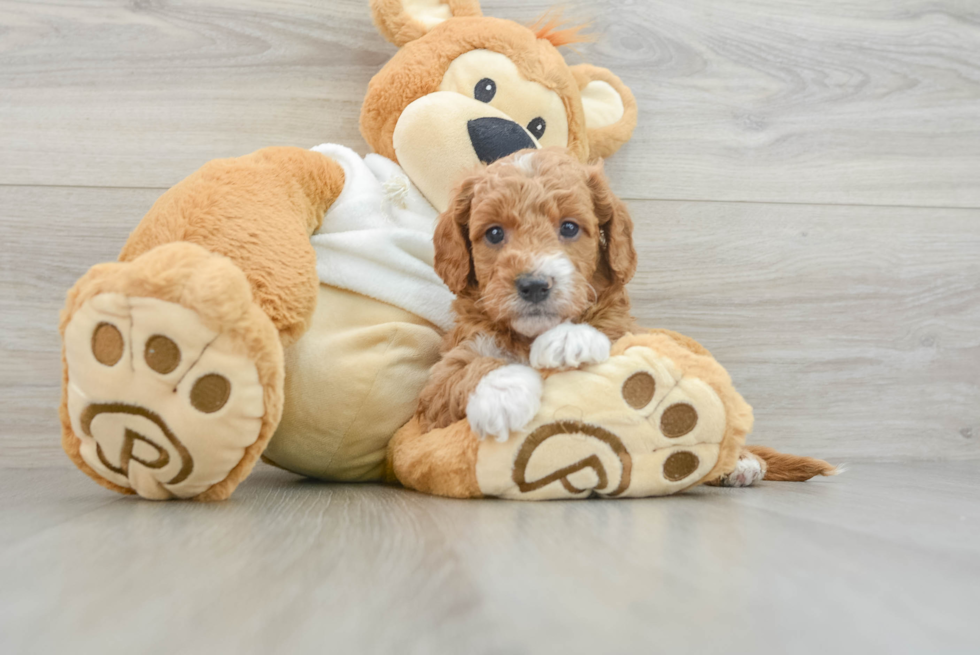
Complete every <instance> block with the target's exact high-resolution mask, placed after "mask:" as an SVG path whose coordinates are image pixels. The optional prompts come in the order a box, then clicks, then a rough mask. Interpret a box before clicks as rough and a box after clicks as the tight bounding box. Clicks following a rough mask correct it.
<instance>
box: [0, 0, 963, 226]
mask: <svg viewBox="0 0 980 655" xmlns="http://www.w3.org/2000/svg"><path fill="white" fill-rule="evenodd" d="M483 4H484V8H485V11H486V13H487V14H489V15H495V16H500V17H504V18H514V19H517V20H521V21H528V20H530V19H531V18H532V17H534V16H536V15H538V14H540V13H542V12H543V11H544V10H545V9H547V8H548V7H550V6H551V5H552V4H553V3H552V2H550V0H543V1H542V0H534V1H533V2H525V1H524V0H522V1H521V2H516V1H515V0H509V1H504V0H499V1H498V0H485V1H484V3H483ZM566 4H568V10H567V14H568V15H569V16H570V17H580V18H583V19H593V20H594V22H595V28H596V31H597V33H599V34H600V35H601V36H600V38H599V41H598V42H597V43H596V44H591V45H590V44H586V45H583V46H581V47H580V48H579V50H580V51H581V53H582V56H584V58H585V59H588V60H590V61H593V62H595V63H597V64H599V65H603V66H607V67H609V68H610V69H612V70H613V71H615V72H616V73H618V74H619V75H621V77H622V78H623V79H624V80H625V81H626V82H627V83H628V84H629V85H630V86H631V87H632V88H633V90H634V92H635V93H636V95H637V98H638V100H639V103H640V107H641V115H640V125H639V127H638V129H637V132H636V136H635V138H634V141H633V142H632V143H631V144H629V145H628V146H627V147H626V148H625V149H624V150H623V152H622V154H620V155H619V156H618V157H615V158H613V159H612V160H611V163H610V171H611V172H612V173H613V176H614V177H615V179H616V180H617V184H618V188H619V190H620V192H621V193H623V194H624V195H626V196H628V197H633V198H649V199H693V200H733V201H765V202H805V203H834V204H849V203H860V204H885V205H925V206H949V207H953V206H958V207H976V206H980V183H978V179H977V178H978V176H977V171H978V170H980V5H978V4H977V3H975V2H973V1H972V0H901V1H895V0H866V1H865V2H861V3H854V2H847V1H845V0H834V1H826V0H824V1H820V2H817V1H815V0H806V1H804V0H794V1H792V2H789V1H787V0H749V1H740V2H718V1H717V0H644V1H637V2H630V3H622V2H614V1H612V0H590V1H589V2H584V1H580V2H572V3H566ZM365 5H366V0H333V1H331V2H310V1H306V2H289V3H282V2H275V1H273V0H250V1H248V2H237V3H227V2H222V1H220V0H206V1H195V2H160V3H156V2H154V3H146V2H138V3H120V2H115V1H109V0H100V1H99V2H84V3H81V2H77V1H76V2H59V3H56V4H48V3H39V2H14V1H11V0H0V26H2V27H0V29H2V32H0V143H3V144H4V147H3V149H2V150H0V184H38V185H66V184H67V185H85V186H137V187H158V188H166V187H169V186H171V185H172V184H173V183H174V182H176V181H177V180H179V179H180V178H181V177H183V175H185V174H186V173H187V172H188V171H191V170H194V169H195V168H196V167H197V166H199V165H200V164H202V163H203V162H205V161H207V160H208V159H212V158H215V157H225V156H232V155H239V154H244V153H246V152H250V151H251V150H254V149H256V148H259V147H262V146H266V145H301V146H306V147H310V146H312V145H315V144H317V143H320V142H323V141H331V142H340V143H344V144H347V145H350V146H352V147H354V148H355V149H357V150H359V151H361V152H363V151H364V150H365V149H366V146H365V144H364V143H363V141H362V139H361V138H360V136H359V133H358V127H357V119H358V112H359V107H360V102H361V99H362V97H363V93H364V90H365V87H366V84H367V82H368V80H369V79H370V77H371V75H373V73H374V72H376V71H377V70H378V69H379V68H380V67H381V65H382V64H383V63H384V62H385V61H386V60H387V59H388V58H389V57H390V55H391V54H392V53H393V52H394V48H393V47H391V46H389V45H388V44H386V43H385V42H384V41H383V40H382V39H381V37H380V36H379V35H378V34H377V33H376V32H375V31H374V28H373V27H372V25H371V22H370V18H369V16H368V12H367V9H366V6H365ZM568 58H569V60H570V61H572V62H577V61H580V60H581V59H582V57H580V56H579V55H576V54H575V53H572V52H569V53H568Z"/></svg>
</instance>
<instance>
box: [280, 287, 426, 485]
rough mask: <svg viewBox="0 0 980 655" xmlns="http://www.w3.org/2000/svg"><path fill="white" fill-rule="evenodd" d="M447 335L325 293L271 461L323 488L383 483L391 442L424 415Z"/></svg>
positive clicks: (297, 353)
mask: <svg viewBox="0 0 980 655" xmlns="http://www.w3.org/2000/svg"><path fill="white" fill-rule="evenodd" d="M441 337H442V335H441V333H440V332H439V330H438V329H437V328H436V327H435V326H433V325H432V324H431V323H429V322H428V321H426V320H424V319H422V318H419V317H418V316H415V315H414V314H412V313H410V312H407V311H405V310H403V309H399V308H398V307H395V306H393V305H389V304H387V303H383V302H381V301H378V300H374V299H372V298H368V297H367V296H362V295H360V294H357V293H353V292H351V291H345V290H343V289H338V288H336V287H332V286H328V285H325V284H321V285H320V293H319V298H318V304H317V309H316V312H315V313H314V315H313V320H312V322H311V325H310V329H309V331H308V332H307V333H306V334H305V335H303V337H302V338H301V339H300V340H299V341H298V342H296V343H295V344H294V345H292V346H291V347H289V348H288V349H287V350H286V385H285V405H284V408H283V415H282V421H281V422H280V423H279V428H278V430H277V431H276V433H275V435H274V436H273V437H272V441H270V442H269V447H268V448H267V449H266V451H265V458H266V459H268V460H269V461H271V462H272V463H273V464H275V465H277V466H280V467H282V468H284V469H287V470H290V471H293V472H295V473H300V474H302V475H307V476H310V477H314V478H320V479H323V480H337V481H369V480H381V479H383V477H384V472H385V452H386V448H387V446H388V441H389V440H390V439H391V437H392V436H393V435H394V433H395V432H396V431H397V430H398V428H400V427H401V426H402V425H404V424H405V423H406V422H407V421H408V420H409V419H410V418H411V417H412V414H413V413H414V412H415V408H416V404H417V401H418V395H419V393H420V392H421V390H422V386H423V385H424V384H425V382H426V379H427V377H428V372H429V368H430V367H431V366H432V365H433V364H435V363H436V361H437V360H438V359H439V343H440V340H441Z"/></svg>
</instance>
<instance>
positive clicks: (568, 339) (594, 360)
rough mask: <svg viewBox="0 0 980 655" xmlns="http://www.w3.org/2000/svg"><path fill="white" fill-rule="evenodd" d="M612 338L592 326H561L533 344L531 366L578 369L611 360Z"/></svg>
mask: <svg viewBox="0 0 980 655" xmlns="http://www.w3.org/2000/svg"><path fill="white" fill-rule="evenodd" d="M609 347H610V344H609V337H607V336H606V335H604V334H603V333H602V332H599V330H597V329H595V328H594V327H592V326H591V325H585V324H582V323H567V322H566V323H561V324H559V325H556V326H555V327H553V328H551V329H550V330H548V331H547V332H545V333H544V334H542V335H541V336H539V337H538V338H537V339H535V340H534V343H532V344H531V366H533V367H534V368H537V369H545V368H578V367H579V366H582V365H583V364H598V363H600V362H604V361H606V360H607V359H609Z"/></svg>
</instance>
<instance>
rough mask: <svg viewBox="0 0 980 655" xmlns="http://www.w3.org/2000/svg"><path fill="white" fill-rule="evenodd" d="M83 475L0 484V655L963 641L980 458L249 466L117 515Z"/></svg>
mask: <svg viewBox="0 0 980 655" xmlns="http://www.w3.org/2000/svg"><path fill="white" fill-rule="evenodd" d="M79 479H81V474H80V473H78V472H77V471H70V470H67V469H41V470H35V471H24V470H21V471H11V472H8V473H5V475H4V476H3V477H2V478H0V532H2V535H3V539H2V540H0V555H2V556H0V580H2V581H3V584H2V585H0V649H2V650H3V652H6V653H52V652H62V651H65V650H69V651H70V652H72V653H99V654H100V655H104V654H109V653H117V652H120V653H121V652H127V653H130V652H133V650H134V648H135V649H136V650H139V652H141V653H148V654H154V653H174V652H180V653H185V652H201V653H204V652H235V653H269V652H281V653H308V652H309V653H312V652H316V653H323V652H331V653H334V652H336V653H347V652H351V653H390V652H394V651H397V652H401V653H409V654H414V653H419V654H423V653H424V654H428V653H474V654H476V655H480V654H484V653H487V654H489V653H515V654H521V653H543V652H549V653H550V652H562V653H570V654H577V653H635V652H663V653H681V654H684V653H699V654H704V653H736V654H738V653H789V652H792V653H802V654H806V653H819V654H821V655H822V654H824V653H827V652H885V653H896V654H901V653H939V652H941V653H967V652H975V649H976V646H977V644H978V643H980V629H978V624H977V622H976V616H975V611H974V606H975V604H976V603H975V600H976V589H977V585H978V584H980V565H978V561H980V560H978V555H980V546H978V544H980V502H978V500H977V499H978V498H980V475H978V470H977V464H976V463H975V462H970V463H963V462H960V463H932V464H929V463H922V462H919V463H916V464H884V463H875V464H859V465H856V466H854V467H853V468H852V470H851V471H850V472H849V473H847V474H845V475H843V476H840V477H838V478H835V479H832V480H821V481H815V482H810V483H803V484H801V483H764V484H763V485H762V486H761V487H758V488H749V489H709V488H701V489H696V490H694V491H692V492H691V493H689V494H685V495H683V496H678V497H673V498H663V499H647V500H637V501H630V500H627V501H585V502H578V501H571V502H551V503H518V502H501V501H453V500H445V499H439V498H433V497H426V496H422V495H419V494H415V493H412V492H408V491H404V490H399V489H392V488H386V487H381V486H371V485H367V486H356V485H321V484H316V483H310V482H304V481H300V480H298V479H297V478H295V477H293V476H290V475H288V474H286V473H283V472H281V471H276V470H273V469H270V468H269V467H264V466H263V467H261V468H260V469H259V470H257V471H256V473H255V475H253V476H252V477H251V478H249V479H248V480H247V481H246V482H245V483H244V484H243V485H242V486H241V487H240V488H239V490H238V491H237V492H236V495H235V496H234V497H233V498H232V499H231V500H229V501H227V502H225V503H220V504H216V505H202V504H195V503H154V502H152V501H141V500H138V499H133V498H121V497H118V496H116V495H114V494H112V493H111V492H109V491H106V490H103V489H100V488H98V487H96V486H94V485H90V484H89V485H86V486H81V485H79V484H76V482H77V480H79ZM24 489H30V490H31V492H30V494H29V495H26V494H24V493H23V490H24ZM39 517H40V518H39Z"/></svg>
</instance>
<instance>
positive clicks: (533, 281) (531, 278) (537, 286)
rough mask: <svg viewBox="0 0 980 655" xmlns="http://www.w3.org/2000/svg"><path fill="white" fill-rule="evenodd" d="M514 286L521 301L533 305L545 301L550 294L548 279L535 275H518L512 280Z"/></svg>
mask: <svg viewBox="0 0 980 655" xmlns="http://www.w3.org/2000/svg"><path fill="white" fill-rule="evenodd" d="M514 286H515V287H517V293H518V294H519V295H520V297H521V299H522V300H525V301H527V302H529V303H534V304H537V303H539V302H543V301H545V300H547V299H548V295H549V294H550V293H551V283H550V282H549V281H548V279H547V278H544V277H539V276H536V275H520V276H518V277H517V279H516V280H514Z"/></svg>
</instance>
